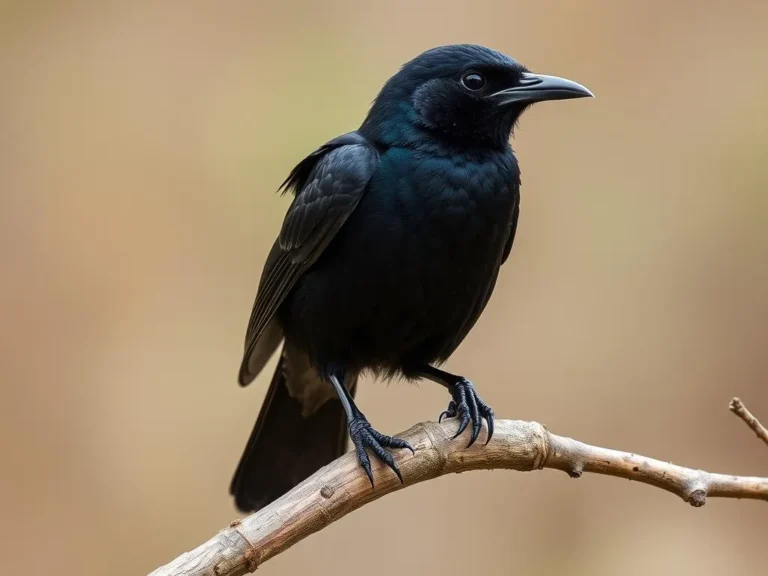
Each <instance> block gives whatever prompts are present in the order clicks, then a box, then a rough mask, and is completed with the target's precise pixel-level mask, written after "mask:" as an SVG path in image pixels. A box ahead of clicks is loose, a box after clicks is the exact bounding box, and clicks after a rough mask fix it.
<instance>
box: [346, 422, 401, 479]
mask: <svg viewBox="0 0 768 576" xmlns="http://www.w3.org/2000/svg"><path fill="white" fill-rule="evenodd" d="M349 436H350V438H351V439H352V442H353V443H354V445H355V452H356V453H357V460H358V462H360V466H362V468H363V470H365V474H366V476H368V480H370V481H371V488H373V487H374V485H373V469H372V468H371V460H370V458H369V457H368V453H367V452H366V450H365V449H366V448H368V449H370V450H371V452H373V454H374V455H376V456H377V457H378V458H379V460H382V461H383V462H384V463H385V464H386V465H387V466H389V467H390V468H391V469H392V471H393V472H394V473H395V474H396V475H397V478H398V479H399V480H400V483H401V484H402V483H403V475H402V474H401V473H400V469H399V468H398V467H397V464H396V463H395V459H394V458H393V457H392V454H390V453H389V452H387V451H386V450H385V448H407V449H408V450H410V451H411V453H414V450H413V446H411V445H410V444H409V443H408V442H406V441H405V440H401V439H400V438H393V437H392V436H385V435H384V434H381V433H380V432H377V431H376V430H374V429H373V428H372V427H371V424H370V423H369V422H368V420H367V419H366V418H365V416H363V415H359V416H357V417H355V418H353V419H352V421H351V422H350V423H349Z"/></svg>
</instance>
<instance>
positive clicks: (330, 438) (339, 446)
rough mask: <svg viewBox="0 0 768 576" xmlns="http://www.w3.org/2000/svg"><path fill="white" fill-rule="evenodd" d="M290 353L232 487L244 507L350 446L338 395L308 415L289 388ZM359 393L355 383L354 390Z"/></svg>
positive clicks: (273, 495) (265, 500) (284, 488)
mask: <svg viewBox="0 0 768 576" xmlns="http://www.w3.org/2000/svg"><path fill="white" fill-rule="evenodd" d="M285 361H286V360H285V355H284V354H282V353H281V354H280V361H279V363H278V365H277V369H276V370H275V374H274V376H273V377H272V382H271V383H270V385H269V390H268V391H267V395H266V397H265V399H264V403H263V404H262V406H261V411H260V412H259V417H258V419H257V420H256V424H255V425H254V427H253V431H252V432H251V436H250V438H249V439H248V444H246V446H245V451H244V452H243V455H242V456H241V457H240V463H239V464H238V466H237V470H236V471H235V475H234V477H233V478H232V483H231V485H230V488H229V492H230V494H232V495H233V496H234V497H235V505H236V506H237V508H238V510H240V511H241V512H254V511H256V510H259V509H261V508H263V507H264V506H266V505H267V504H269V503H270V502H272V501H273V500H276V499H277V498H279V497H280V496H282V495H283V494H285V493H286V492H288V491H289V490H290V489H291V488H293V487H294V486H296V485H297V484H299V483H300V482H302V481H303V480H305V479H306V478H307V477H309V476H311V475H312V474H314V473H315V472H316V471H317V470H319V469H320V468H322V467H323V466H325V465H326V464H329V463H330V462H332V461H333V460H335V459H336V458H338V457H339V456H341V455H342V454H343V453H344V452H346V448H347V426H346V416H345V414H344V409H343V407H342V404H341V402H340V401H339V400H338V399H332V400H328V401H326V402H325V403H324V404H323V405H322V406H321V407H320V408H318V409H317V410H316V411H315V412H314V413H312V414H311V415H309V416H303V415H302V412H301V405H300V403H299V402H298V401H297V400H295V399H293V398H291V396H290V395H289V394H288V388H287V386H286V379H285V373H286V371H285V369H284V368H285V366H284V363H285ZM350 392H351V393H352V394H353V395H354V392H355V390H354V388H353V389H352V390H351V391H350Z"/></svg>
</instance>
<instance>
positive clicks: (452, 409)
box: [437, 400, 456, 422]
mask: <svg viewBox="0 0 768 576" xmlns="http://www.w3.org/2000/svg"><path fill="white" fill-rule="evenodd" d="M454 416H456V402H454V401H453V400H451V401H450V403H449V404H448V408H446V409H445V410H443V411H442V412H441V413H440V417H439V418H438V419H437V421H438V422H442V421H443V418H446V417H447V418H453V417H454Z"/></svg>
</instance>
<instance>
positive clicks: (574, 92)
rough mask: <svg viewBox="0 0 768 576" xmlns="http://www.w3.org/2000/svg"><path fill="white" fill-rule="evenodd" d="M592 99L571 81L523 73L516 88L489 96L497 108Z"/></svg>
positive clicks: (585, 89)
mask: <svg viewBox="0 0 768 576" xmlns="http://www.w3.org/2000/svg"><path fill="white" fill-rule="evenodd" d="M594 97H595V95H594V94H592V92H590V91H589V90H588V89H587V88H585V87H584V86H582V85H581V84H578V83H576V82H574V81H572V80H567V79H565V78H558V77H557V76H546V75H544V74H533V73H531V72H523V75H522V77H521V78H520V83H519V84H518V85H517V86H513V87H512V88H506V89H504V90H500V91H499V92H496V93H494V94H491V95H490V96H489V98H491V100H493V101H495V102H496V104H498V105H499V106H506V105H507V104H533V103H534V102H543V101H544V100H568V99H570V98H594Z"/></svg>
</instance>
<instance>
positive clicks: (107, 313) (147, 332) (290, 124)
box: [0, 0, 768, 576]
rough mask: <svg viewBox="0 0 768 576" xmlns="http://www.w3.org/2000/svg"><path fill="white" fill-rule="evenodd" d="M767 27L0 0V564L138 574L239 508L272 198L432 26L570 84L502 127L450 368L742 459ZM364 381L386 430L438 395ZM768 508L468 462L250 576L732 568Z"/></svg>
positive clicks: (626, 443)
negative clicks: (480, 307)
mask: <svg viewBox="0 0 768 576" xmlns="http://www.w3.org/2000/svg"><path fill="white" fill-rule="evenodd" d="M766 24H768V4H766V3H765V2H755V1H753V0H741V1H732V2H717V1H715V0H709V1H702V0H699V1H693V0H685V1H678V2H674V3H673V2H663V1H661V0H654V1H648V2H630V1H620V2H602V1H596V0H583V1H581V2H568V1H566V0H557V1H552V2H533V1H530V2H517V1H509V0H506V1H503V2H501V1H472V2H469V1H466V2H458V1H447V0H440V1H427V2H418V3H413V2H406V1H393V2H377V3H368V2H354V1H351V0H347V1H335V2H322V3H321V2H301V3H300V2H282V3H278V2H269V3H268V2H258V1H251V2H245V1H241V2H200V1H190V0H187V1H181V0H177V1H168V2H141V1H138V2H130V3H129V2H109V1H100V2H86V1H73V2H66V1H59V2H53V1H51V2H45V1H37V2H7V1H6V2H0V199H1V200H0V201H1V204H0V264H1V265H2V281H1V282H0V450H2V452H1V453H2V460H0V462H1V463H0V483H1V486H0V532H2V538H0V547H1V548H2V552H1V554H2V558H3V565H4V566H5V568H4V570H5V571H7V573H8V574H12V573H15V572H16V571H19V572H20V571H21V570H22V568H23V571H24V573H26V574H41V575H42V574H51V575H76V574H77V575H80V574H112V575H116V576H120V575H135V574H144V573H146V572H149V571H150V570H152V569H154V568H155V567H157V566H158V565H160V564H164V563H165V562H167V561H170V560H171V559H172V558H174V557H175V556H177V555H178V554H179V553H181V552H183V551H185V550H187V549H190V548H192V547H194V546H196V545H198V544H199V543H201V542H203V541H204V540H206V539H207V538H209V537H210V536H212V535H213V534H214V533H216V531H218V530H219V529H220V528H222V527H224V526H226V525H227V524H228V523H229V522H230V521H231V520H232V519H234V518H235V517H237V514H236V512H235V510H234V507H233V504H232V501H231V499H230V496H229V495H228V493H227V489H228V485H229V481H230V477H231V474H232V472H233V471H234V467H235V465H236V463H237V459H238V457H239V456H240V453H241V450H242V448H243V446H244V443H245V441H246V439H247V437H248V434H249V432H250V430H251V426H252V424H253V421H254V419H255V417H256V415H257V413H258V410H259V406H260V402H261V400H262V397H263V395H264V392H265V390H266V386H267V384H268V378H269V375H267V374H266V372H270V373H271V366H272V365H273V364H271V365H270V368H269V369H268V370H266V371H265V373H263V374H262V377H260V378H259V379H258V380H257V381H256V382H255V383H254V384H253V385H252V386H251V387H249V388H246V389H240V388H239V387H238V386H237V384H236V373H237V368H238V365H239V362H240V357H241V352H242V342H243V336H244V332H245V328H246V323H247V319H248V315H249V312H250V307H251V304H252V302H253V297H254V295H255V291H256V286H257V282H258V279H259V275H260V272H261V267H262V263H263V261H264V259H265V257H266V255H267V251H268V249H269V247H270V246H271V243H272V241H273V239H274V237H275V235H276V234H277V232H278V230H279V227H280V224H281V220H282V216H283V214H284V211H285V209H286V207H287V205H288V202H289V200H288V199H287V198H280V197H279V196H278V195H277V194H275V190H276V188H277V187H278V185H279V184H280V182H281V181H282V180H283V178H284V177H285V176H286V174H287V173H288V171H289V170H290V169H291V167H292V166H293V165H294V164H295V163H296V162H298V161H299V160H300V159H301V158H302V157H303V156H304V155H305V154H307V153H308V152H310V151H311V150H312V149H314V148H315V147H316V146H317V145H319V144H321V143H323V142H325V141H326V140H328V139H330V138H332V137H334V136H336V135H338V134H340V133H343V132H346V131H349V130H353V129H355V128H356V127H357V126H358V124H359V123H360V122H361V120H362V118H363V116H364V114H365V113H366V111H367V109H368V105H369V103H370V102H371V101H372V99H373V98H374V96H375V95H376V93H377V91H378V89H379V88H380V86H381V85H382V84H383V83H384V81H385V80H386V79H387V78H388V77H389V76H390V75H391V74H393V73H394V72H395V71H396V70H397V69H398V67H399V66H400V65H401V64H402V63H403V62H405V61H406V60H408V59H410V58H412V57H413V56H415V55H416V54H418V53H419V52H421V51H422V50H424V49H427V48H430V47H433V46H436V45H440V44H448V43H455V42H474V43H482V44H485V45H488V46H491V47H493V48H496V49H498V50H501V51H503V52H506V53H508V54H510V55H513V56H514V57H516V58H517V59H519V60H520V61H522V62H523V63H525V64H526V65H528V66H529V67H530V68H532V69H533V70H535V71H540V72H544V73H551V74H558V75H563V76H566V77H568V78H572V79H574V80H577V81H579V82H582V83H584V84H585V85H587V86H588V87H589V88H590V89H592V90H593V91H594V92H595V94H596V95H597V98H596V99H595V100H589V101H587V100H580V101H573V102H561V103H549V104H547V103H545V104H540V105H537V106H536V107H534V108H533V109H532V110H530V111H529V112H528V113H527V114H526V115H525V117H524V118H523V120H522V123H521V126H520V129H519V130H518V132H517V134H516V139H515V141H514V142H513V145H514V147H515V150H516V151H517V153H518V156H519V159H520V162H521V165H522V169H523V191H522V193H523V201H522V216H521V220H520V227H519V229H518V235H517V240H516V244H515V249H514V250H513V253H512V256H511V258H510V260H509V262H508V263H507V265H506V266H505V267H504V269H503V271H502V274H501V278H500V280H499V283H498V285H497V289H496V293H495V296H494V298H493V299H492V301H491V303H490V305H489V307H488V308H487V309H486V312H485V314H484V315H483V317H482V319H481V320H480V322H479V323H478V324H477V326H476V327H475V329H474V330H473V332H472V333H471V334H470V336H469V337H468V339H467V340H466V341H465V343H464V344H463V345H462V346H461V348H460V349H459V350H458V351H457V353H456V354H455V356H454V357H453V358H452V359H451V361H450V362H449V364H448V366H449V367H450V368H451V369H452V370H453V371H455V372H459V373H462V374H467V375H468V376H470V377H472V379H473V380H474V381H475V382H476V383H478V386H479V387H480V390H481V394H482V395H483V397H484V398H485V399H486V400H487V401H488V402H489V403H490V404H491V405H492V406H493V407H494V408H495V410H496V412H497V414H498V415H499V416H500V417H504V418H518V419H529V420H538V421H541V422H543V423H545V424H546V425H547V426H549V428H550V429H551V430H552V431H554V432H556V433H559V434H565V435H570V436H573V437H575V438H578V439H580V440H583V441H586V442H590V443H594V444H599V445H604V446H609V447H614V448H620V449H624V450H627V451H633V452H639V453H643V454H647V455H651V456H655V457H657V458H660V459H664V460H671V461H673V462H675V463H678V464H684V465H688V466H692V467H697V468H703V469H708V470H712V471H719V472H728V473H734V474H748V475H768V450H767V449H766V447H765V446H763V445H761V444H760V443H759V442H758V440H757V439H756V438H755V437H754V435H753V434H752V433H751V432H750V431H749V430H748V429H747V428H746V427H745V426H744V424H743V423H742V422H740V421H739V420H738V419H736V418H735V417H733V416H732V415H731V414H730V413H729V412H728V409H727V405H728V401H729V400H730V398H731V397H732V396H734V395H739V396H741V397H742V398H743V399H744V401H745V402H746V403H747V406H748V407H749V408H751V409H752V411H753V412H755V413H756V414H757V415H758V416H762V417H763V419H764V421H768V390H767V389H766V380H767V379H768V354H766V344H767V343H768V192H766V187H767V186H768V164H766V162H765V157H766V152H768V114H767V113H766V110H767V109H768V108H767V107H768V104H767V102H768V75H766V74H765V71H766V70H767V69H768V36H766V34H765V28H766ZM359 399H360V405H361V407H362V408H363V410H364V411H365V413H366V414H367V415H368V417H369V418H370V420H371V421H372V422H373V423H374V425H375V426H376V427H377V428H378V429H379V430H381V431H383V432H386V433H396V432H398V431H401V430H405V429H407V428H408V427H410V426H411V425H412V424H414V423H415V422H417V421H421V420H426V419H434V418H436V417H437V415H438V414H439V412H440V411H441V410H442V409H443V408H444V407H445V405H446V402H447V400H448V398H447V396H446V394H445V392H444V390H442V389H440V388H439V387H437V386H435V385H432V384H429V383H424V384H422V385H421V386H419V387H415V386H410V385H407V384H394V385H390V386H387V385H385V384H383V383H377V382H368V381H366V382H364V383H363V385H362V386H361V389H360V391H359ZM767 529H768V508H766V506H765V504H764V503H758V502H750V501H726V500H712V501H710V502H709V503H708V504H707V506H705V507H704V508H703V509H693V508H691V507H690V506H688V505H686V504H684V503H682V502H681V501H679V500H678V499H676V497H674V496H672V495H670V494H668V493H666V492H663V491H661V490H656V489H653V488H650V487H647V486H643V485H638V484H630V483H628V482H626V481H620V480H616V479H608V478H602V477H596V476H585V477H583V478H582V479H581V480H578V481H575V480H571V479H569V478H568V477H567V476H566V475H565V474H562V473H558V472H554V471H543V472H537V473H530V474H521V473H512V472H475V473H471V474H463V475H461V476H451V477H444V478H441V479H439V480H437V481H433V482H428V483H425V484H421V485H418V486H415V487H412V488H409V489H408V490H405V491H403V492H401V493H397V494H393V495H391V496H389V497H387V498H385V499H383V500H379V501H377V502H374V503H372V504H371V505H368V506H366V507H365V508H364V509H362V510H360V511H358V512H355V513H353V514H351V515H349V516H347V517H345V518H344V519H342V520H341V521H339V522H338V523H336V524H333V525H332V526H330V527H329V528H327V529H326V530H324V531H322V532H321V533H318V534H316V535H314V536H312V537H311V538H309V539H307V540H305V541H303V542H301V543H300V544H298V545H297V546H295V547H294V548H292V549H291V550H289V551H287V552H286V553H284V554H282V555H280V556H279V557H277V558H276V559H274V560H272V561H270V562H269V563H268V564H266V565H264V566H263V567H262V568H261V570H260V573H263V574H274V575H287V574H300V573H303V572H312V573H318V574H331V573H333V574H338V575H341V574H358V573H359V572H360V570H362V571H363V572H364V573H365V574H366V575H370V576H377V575H384V574H392V573H402V574H436V573H440V574H443V575H451V574H467V573H470V572H474V571H476V570H478V569H480V570H481V571H482V572H483V574H486V575H488V576H490V575H495V574H499V575H508V574H530V575H552V574H563V573H568V574H570V575H590V576H591V575H598V576H601V575H605V576H609V575H615V574H618V573H621V574H623V575H645V574H648V573H653V574H663V575H666V574H670V575H671V574H681V573H684V574H692V573H696V574H699V575H700V576H704V575H725V574H742V575H757V574H765V567H766V562H767V561H768V551H766V546H765V534H766V530H767ZM381 542H385V544H384V545H383V546H382V544H381ZM479 566H480V567H481V568H478V567H479Z"/></svg>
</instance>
